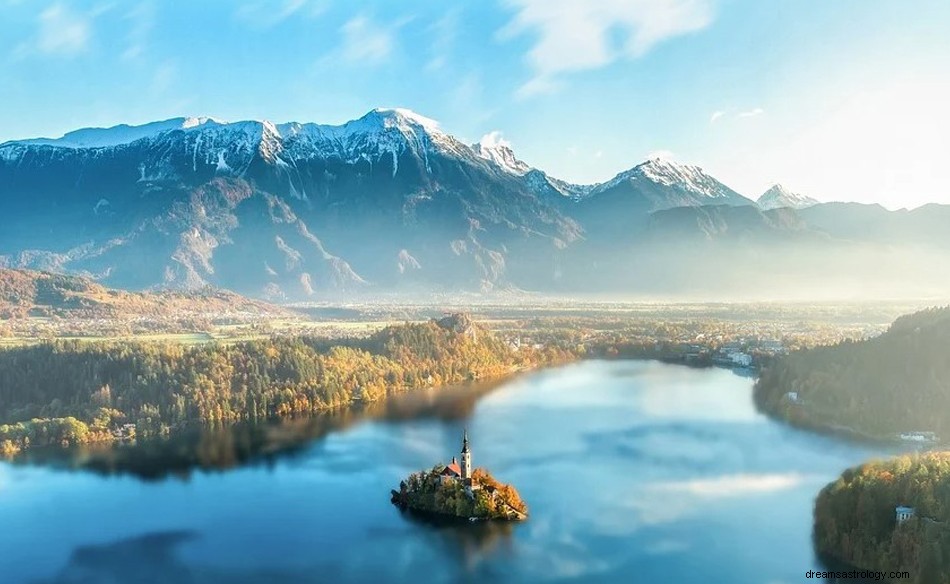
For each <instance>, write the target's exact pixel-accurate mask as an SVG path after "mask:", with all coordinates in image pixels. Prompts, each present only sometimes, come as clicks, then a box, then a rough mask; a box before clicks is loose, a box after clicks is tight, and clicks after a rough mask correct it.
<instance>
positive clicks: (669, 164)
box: [596, 158, 740, 199]
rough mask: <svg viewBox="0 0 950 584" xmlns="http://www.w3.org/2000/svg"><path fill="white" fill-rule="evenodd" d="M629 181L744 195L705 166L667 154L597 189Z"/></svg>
mask: <svg viewBox="0 0 950 584" xmlns="http://www.w3.org/2000/svg"><path fill="white" fill-rule="evenodd" d="M628 181H629V182H638V181H639V182H650V183H653V184H656V185H662V186H665V187H672V188H675V189H677V190H681V191H685V192H687V193H691V194H693V195H698V196H700V197H708V198H712V199H729V198H734V197H738V196H740V195H738V193H736V192H735V191H733V190H732V189H730V188H729V187H727V186H726V185H724V184H722V183H721V182H719V181H718V180H716V179H714V178H713V177H712V176H710V175H708V174H706V173H705V172H703V169H702V168H700V167H698V166H693V165H690V164H680V163H678V162H673V161H671V160H666V159H663V158H652V159H650V160H647V161H646V162H643V163H641V164H638V165H637V166H635V167H633V168H631V169H630V170H627V171H624V172H621V173H620V174H618V175H617V176H615V177H614V178H613V179H611V180H609V181H607V182H606V183H603V184H602V185H599V186H598V187H596V190H597V191H602V190H606V189H609V188H612V187H615V186H617V185H619V184H621V183H624V182H628Z"/></svg>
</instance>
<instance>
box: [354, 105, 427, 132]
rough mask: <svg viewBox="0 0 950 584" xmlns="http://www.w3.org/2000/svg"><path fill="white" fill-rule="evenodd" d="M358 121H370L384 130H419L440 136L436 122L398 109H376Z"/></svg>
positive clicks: (410, 111) (403, 109) (407, 110)
mask: <svg viewBox="0 0 950 584" xmlns="http://www.w3.org/2000/svg"><path fill="white" fill-rule="evenodd" d="M360 119H362V120H372V121H374V122H376V123H379V124H381V125H382V126H383V127H384V128H396V129H398V130H401V131H403V130H407V129H411V130H413V131H416V130H419V129H421V130H424V131H425V132H426V133H429V134H442V130H441V129H440V128H439V123H438V122H437V121H435V120H433V119H431V118H427V117H425V116H423V115H420V114H417V113H416V112H414V111H412V110H409V109H405V108H400V107H397V108H376V109H374V110H372V111H371V112H369V113H368V114H366V115H365V116H363V117H362V118H360Z"/></svg>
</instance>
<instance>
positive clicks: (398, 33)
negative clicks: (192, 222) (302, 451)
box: [0, 0, 950, 208]
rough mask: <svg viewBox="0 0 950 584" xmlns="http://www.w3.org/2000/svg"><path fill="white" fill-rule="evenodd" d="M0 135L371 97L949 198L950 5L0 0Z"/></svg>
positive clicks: (544, 156)
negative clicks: (945, 173) (946, 172)
mask: <svg viewBox="0 0 950 584" xmlns="http://www.w3.org/2000/svg"><path fill="white" fill-rule="evenodd" d="M0 14H2V17H0V102H2V103H3V104H4V107H2V108H0V141H2V140H6V139H15V138H26V137H36V136H59V135H62V134H63V133H64V132H66V131H69V130H72V129H76V128H79V127H88V126H108V125H114V124H118V123H143V122H147V121H152V120H157V119H165V118H169V117H176V116H181V115H211V116H215V117H218V118H223V119H226V120H239V119H270V120H273V121H275V122H283V121H290V120H294V121H318V122H328V123H337V122H343V121H346V120H348V119H352V118H355V117H359V116H360V115H362V114H363V113H365V112H366V111H368V110H370V109H372V108H374V107H378V106H387V107H388V106H400V107H407V108H410V109H413V110H416V111H417V112H419V113H422V114H424V115H426V116H429V117H431V118H434V119H436V120H438V121H439V122H440V123H441V125H442V127H443V128H444V129H445V130H446V131H448V132H450V133H452V134H455V135H457V136H458V137H460V138H463V139H467V140H470V141H473V142H474V141H477V140H479V139H480V138H481V137H482V136H483V135H485V134H488V133H490V132H494V131H497V132H500V136H501V137H502V139H504V140H506V141H508V142H510V143H511V144H512V145H513V147H514V149H515V151H516V153H517V154H518V155H519V157H521V158H522V159H523V160H525V161H526V162H528V163H529V164H532V165H534V166H537V167H539V168H542V169H544V170H547V171H548V172H550V173H551V174H553V175H555V176H558V177H561V178H565V179H568V180H572V181H576V182H594V181H601V180H606V179H608V178H610V177H611V176H613V175H614V174H616V173H617V172H619V171H621V170H624V169H626V168H629V167H631V166H633V165H634V164H636V163H637V162H639V161H642V160H643V159H645V158H646V157H648V156H653V155H657V154H660V155H662V156H666V157H670V158H673V159H675V160H678V161H681V162H689V163H694V164H698V165H700V166H702V167H703V168H705V169H706V170H708V171H709V172H711V173H712V174H713V175H715V176H717V177H718V178H720V179H721V180H723V181H724V182H726V183H727V184H729V185H730V186H732V187H733V188H736V189H737V190H739V191H740V192H742V193H743V194H746V195H749V196H757V195H758V194H759V193H760V192H762V191H764V190H765V189H766V188H767V187H768V186H769V185H770V184H772V183H773V182H782V183H783V184H785V185H786V186H788V187H790V188H791V189H793V190H795V191H799V192H802V193H804V194H808V195H811V196H814V197H816V198H819V199H823V200H857V201H864V202H879V203H882V204H884V205H886V206H888V207H891V208H898V207H913V206H917V205H920V204H923V203H926V202H943V203H950V186H948V183H947V181H945V180H944V179H943V178H942V176H940V175H941V174H942V173H938V170H942V169H943V168H945V167H946V166H947V163H948V161H950V113H948V109H947V108H948V106H947V104H948V103H950V35H948V34H947V33H946V31H947V30H948V29H950V2H946V1H945V0H933V1H911V0H907V1H902V2H894V1H876V0H794V1H793V0H784V1H779V0H774V1H772V0H599V1H595V0H591V1H573V0H572V1H565V0H498V1H494V0H474V1H457V2H448V1H446V0H438V1H428V2H410V1H408V0H407V1H401V2H395V1H385V2H384V1H380V2H355V1H346V2H344V1H342V0H335V1H334V0H273V1H263V0H258V1H250V2H233V1H223V0H222V1H206V2H197V1H195V2H187V3H186V2H158V1H153V2H149V1H148V0H139V1H135V2H131V1H124V0H114V1H107V0H103V1H92V2H80V1H71V2H67V1H58V0H57V1H52V2H50V1H46V0H0Z"/></svg>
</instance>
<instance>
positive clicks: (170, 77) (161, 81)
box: [150, 61, 178, 93]
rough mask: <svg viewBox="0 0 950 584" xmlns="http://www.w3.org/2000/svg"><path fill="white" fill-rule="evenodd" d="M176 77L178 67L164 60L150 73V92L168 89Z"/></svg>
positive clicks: (162, 91)
mask: <svg viewBox="0 0 950 584" xmlns="http://www.w3.org/2000/svg"><path fill="white" fill-rule="evenodd" d="M177 77H178V67H176V66H175V64H174V63H172V62H171V61H166V62H164V63H162V64H161V65H159V66H158V68H156V69H155V71H154V72H153V73H152V81H151V84H150V89H151V91H152V93H164V92H166V91H168V90H169V89H170V88H171V86H172V84H173V83H174V82H175V80H176V79H177Z"/></svg>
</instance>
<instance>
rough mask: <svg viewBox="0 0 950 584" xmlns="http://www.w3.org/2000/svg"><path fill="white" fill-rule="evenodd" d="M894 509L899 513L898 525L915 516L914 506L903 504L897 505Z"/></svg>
mask: <svg viewBox="0 0 950 584" xmlns="http://www.w3.org/2000/svg"><path fill="white" fill-rule="evenodd" d="M894 511H895V513H896V514H897V524H898V525H900V524H901V523H904V522H905V521H907V520H908V519H910V518H911V517H913V516H914V508H913V507H904V506H903V505H902V506H900V507H897V508H896V509H895V510H894Z"/></svg>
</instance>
